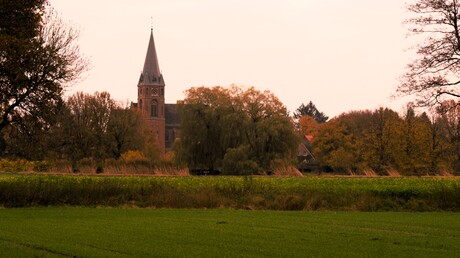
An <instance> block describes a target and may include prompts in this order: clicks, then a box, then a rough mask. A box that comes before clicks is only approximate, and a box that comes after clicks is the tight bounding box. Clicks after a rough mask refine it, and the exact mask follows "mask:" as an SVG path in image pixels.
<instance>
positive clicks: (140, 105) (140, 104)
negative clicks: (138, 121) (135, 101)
mask: <svg viewBox="0 0 460 258" xmlns="http://www.w3.org/2000/svg"><path fill="white" fill-rule="evenodd" d="M139 109H140V110H142V99H140V100H139Z"/></svg>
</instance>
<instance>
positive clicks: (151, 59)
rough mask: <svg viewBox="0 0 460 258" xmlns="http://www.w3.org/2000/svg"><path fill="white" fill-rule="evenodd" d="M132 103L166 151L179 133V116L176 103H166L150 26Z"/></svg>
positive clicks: (163, 84) (163, 82) (162, 79)
mask: <svg viewBox="0 0 460 258" xmlns="http://www.w3.org/2000/svg"><path fill="white" fill-rule="evenodd" d="M132 107H133V108H137V109H139V110H140V111H141V112H142V113H143V114H144V117H145V119H146V120H147V122H148V124H149V125H150V126H151V132H152V133H153V134H155V138H156V139H157V141H158V143H159V145H160V147H161V148H162V149H163V150H165V151H167V150H169V149H171V147H172V145H173V143H174V141H175V140H176V139H177V138H178V137H179V132H180V131H179V128H180V120H179V114H178V112H177V105H176V104H167V103H165V81H164V78H163V74H162V73H161V70H160V66H159V64H158V56H157V51H156V48H155V41H154V39H153V28H152V29H151V31H150V39H149V45H148V47H147V55H146V57H145V62H144V68H143V69H142V72H141V75H140V77H139V82H138V83H137V103H132Z"/></svg>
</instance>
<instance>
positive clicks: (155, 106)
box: [150, 100, 158, 117]
mask: <svg viewBox="0 0 460 258" xmlns="http://www.w3.org/2000/svg"><path fill="white" fill-rule="evenodd" d="M150 116H151V117H158V102H157V101H156V100H152V105H151V107H150Z"/></svg>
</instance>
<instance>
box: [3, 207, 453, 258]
mask: <svg viewBox="0 0 460 258" xmlns="http://www.w3.org/2000/svg"><path fill="white" fill-rule="evenodd" d="M0 217H1V218H2V219H1V220H0V256H2V257H458V255H459V254H460V245H459V244H458V243H460V233H459V232H460V214H459V213H449V212H444V213H429V212H428V213H405V212H397V213H395V212H383V213H382V212H379V213H372V212H303V211H243V210H229V209H217V210H216V209H212V210H203V209H200V210H195V209H131V208H130V209H122V208H81V207H51V208H42V207H39V208H21V209H0Z"/></svg>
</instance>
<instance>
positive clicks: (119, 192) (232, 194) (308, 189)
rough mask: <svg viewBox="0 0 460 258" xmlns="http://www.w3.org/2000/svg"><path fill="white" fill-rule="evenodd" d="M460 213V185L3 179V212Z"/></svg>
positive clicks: (425, 181) (446, 181)
mask: <svg viewBox="0 0 460 258" xmlns="http://www.w3.org/2000/svg"><path fill="white" fill-rule="evenodd" d="M48 205H77V206H134V207H161V208H219V207H223V208H233V209H258V210H260V209H262V210H264V209H269V210H356V211H382V210H393V211H406V210H407V211H414V210H416V211H432V210H448V211H460V179H459V178H389V177H387V178H321V177H303V178H289V177H275V178H274V177H142V176H130V177H126V176H122V177H120V176H84V175H76V176H63V175H20V176H0V206H4V207H27V206H48Z"/></svg>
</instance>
